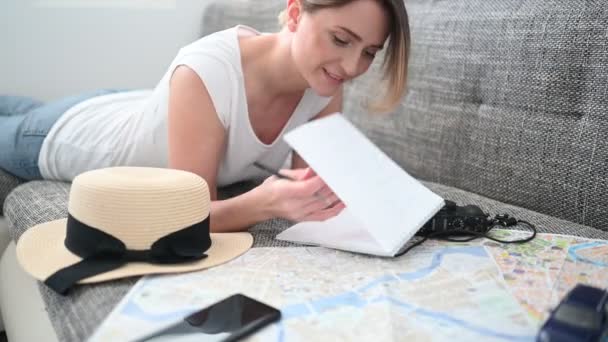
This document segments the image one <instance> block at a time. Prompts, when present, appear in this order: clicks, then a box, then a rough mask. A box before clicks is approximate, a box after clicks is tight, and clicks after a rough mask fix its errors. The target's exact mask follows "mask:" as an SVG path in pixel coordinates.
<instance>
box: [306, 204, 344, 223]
mask: <svg viewBox="0 0 608 342" xmlns="http://www.w3.org/2000/svg"><path fill="white" fill-rule="evenodd" d="M345 207H346V206H345V205H344V203H342V202H339V203H336V204H335V205H334V206H332V207H330V208H327V209H322V210H318V211H315V212H312V213H310V214H308V215H306V216H304V217H302V218H300V219H299V220H298V221H325V220H327V219H330V218H332V217H334V216H336V215H338V214H339V213H340V212H341V211H342V210H344V208H345Z"/></svg>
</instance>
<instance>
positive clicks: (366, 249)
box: [276, 209, 392, 256]
mask: <svg viewBox="0 0 608 342" xmlns="http://www.w3.org/2000/svg"><path fill="white" fill-rule="evenodd" d="M276 238H277V239H278V240H284V241H291V242H299V243H302V244H307V245H314V246H323V247H330V248H335V249H341V250H345V251H351V252H359V253H365V254H374V255H380V256H392V254H389V253H386V252H384V251H383V250H382V248H381V247H380V246H379V245H378V244H377V243H376V240H374V238H373V237H372V236H371V235H370V233H369V232H368V231H367V229H365V227H364V226H363V225H362V224H361V222H359V221H358V220H357V218H356V217H355V216H353V215H352V214H351V213H350V212H349V211H348V209H344V210H342V212H341V213H340V214H339V215H337V216H335V217H332V218H330V219H328V220H326V221H323V222H319V221H306V222H300V223H297V224H295V225H293V226H292V227H290V228H289V229H286V230H284V231H283V232H281V233H280V234H278V235H277V236H276Z"/></svg>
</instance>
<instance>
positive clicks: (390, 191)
mask: <svg viewBox="0 0 608 342" xmlns="http://www.w3.org/2000/svg"><path fill="white" fill-rule="evenodd" d="M285 141H286V142H287V143H288V144H289V145H291V147H292V148H293V149H294V150H295V151H296V152H298V154H299V155H300V156H301V157H302V158H303V159H304V160H305V161H306V162H307V163H308V165H310V167H312V168H313V169H314V170H315V171H316V172H317V174H318V175H319V176H320V177H321V178H322V179H323V180H324V181H325V183H326V184H327V185H328V186H329V187H330V188H331V189H332V190H333V191H334V193H335V194H336V195H337V196H338V197H339V198H340V199H341V200H342V201H343V202H344V204H346V206H347V207H348V210H349V212H350V213H351V214H352V215H353V216H354V217H356V219H357V221H359V222H361V225H362V227H364V228H365V229H366V230H367V231H368V232H369V234H370V235H371V237H372V238H373V239H374V240H375V242H376V243H377V245H378V246H379V247H380V250H381V251H382V254H383V255H387V254H388V255H394V254H395V253H397V251H398V250H399V249H400V248H401V247H402V246H403V245H404V244H405V243H406V242H407V241H408V240H409V239H411V238H412V236H414V234H415V233H416V231H418V229H420V228H421V227H422V225H423V224H424V223H425V222H427V221H428V220H429V219H430V218H431V217H432V216H433V215H434V214H435V213H437V211H439V209H440V208H441V207H442V206H443V203H444V202H443V199H442V198H441V197H439V196H437V195H436V194H435V193H433V192H432V191H430V190H429V189H427V188H426V187H425V186H423V185H422V184H421V183H420V182H418V181H417V180H416V179H415V178H413V177H411V176H410V175H409V174H407V173H406V172H405V171H404V170H403V169H401V168H400V167H399V166H398V165H397V164H396V163H395V162H394V161H392V160H391V159H390V158H389V157H388V156H387V155H386V154H384V153H383V152H382V151H381V150H380V149H379V148H378V147H376V146H375V145H374V144H373V143H372V142H371V141H370V140H369V139H367V137H365V135H363V134H362V133H361V132H360V131H359V130H358V129H357V128H356V127H355V126H353V125H352V124H351V123H350V122H349V121H348V120H346V119H345V118H344V117H343V116H342V115H339V114H338V115H331V116H328V117H326V118H322V119H319V120H314V121H311V122H309V123H307V124H305V125H302V126H300V127H298V128H296V129H294V130H293V131H291V132H289V133H288V134H286V135H285ZM327 229H331V228H327ZM320 244H321V243H320ZM335 244H336V241H334V240H332V239H330V238H328V239H327V240H326V241H324V243H322V244H321V245H324V246H329V245H335ZM377 254H380V253H377Z"/></svg>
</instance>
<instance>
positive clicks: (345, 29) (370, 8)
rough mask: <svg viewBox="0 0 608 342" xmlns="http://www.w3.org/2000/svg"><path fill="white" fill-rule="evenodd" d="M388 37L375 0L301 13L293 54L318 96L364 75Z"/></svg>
mask: <svg viewBox="0 0 608 342" xmlns="http://www.w3.org/2000/svg"><path fill="white" fill-rule="evenodd" d="M387 37H388V17H387V13H386V12H385V9H384V8H383V7H382V5H381V4H380V3H379V2H378V1H377V0H357V1H353V2H351V3H349V4H347V5H345V6H342V7H336V8H325V9H320V10H318V11H315V12H313V13H305V12H302V14H301V15H300V18H299V20H298V23H297V26H296V29H295V32H294V36H293V41H292V55H293V58H294V61H295V64H296V67H297V68H298V71H299V72H300V74H301V75H302V77H303V78H304V79H305V80H306V81H307V82H308V84H309V86H310V87H311V88H312V89H313V90H315V92H316V93H317V94H319V95H321V96H331V95H333V94H335V92H336V91H337V90H338V89H339V88H340V86H341V85H342V83H344V82H345V81H348V80H351V79H353V78H356V77H357V76H359V75H361V74H363V73H364V72H365V71H367V69H368V68H369V66H370V65H371V63H372V61H373V60H374V56H375V54H376V53H377V52H378V51H379V50H380V49H381V48H382V47H383V45H384V42H385V41H386V39H387Z"/></svg>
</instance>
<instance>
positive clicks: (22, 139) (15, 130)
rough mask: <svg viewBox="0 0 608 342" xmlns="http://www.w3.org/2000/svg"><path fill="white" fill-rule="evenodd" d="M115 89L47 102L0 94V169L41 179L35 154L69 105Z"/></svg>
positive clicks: (28, 177) (29, 178)
mask: <svg viewBox="0 0 608 342" xmlns="http://www.w3.org/2000/svg"><path fill="white" fill-rule="evenodd" d="M117 91H118V90H107V89H103V90H96V91H91V92H86V93H82V94H79V95H75V96H70V97H66V98H62V99H60V100H56V101H53V102H49V103H46V104H45V103H42V102H40V101H38V100H35V99H32V98H28V97H23V96H0V168H1V169H3V170H5V171H8V172H9V173H11V174H13V175H15V176H17V177H19V178H23V179H25V180H34V179H42V175H41V174H40V168H39V167H38V156H39V155H40V149H41V148H42V142H43V141H44V138H45V137H46V136H47V134H48V133H49V131H50V130H51V127H53V125H54V124H55V122H57V120H58V119H59V118H60V117H61V115H62V114H63V113H65V111H67V110H68V109H70V108H71V107H72V106H74V105H76V104H78V103H80V102H82V101H84V100H87V99H90V98H92V97H95V96H100V95H105V94H109V93H113V92H117Z"/></svg>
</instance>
